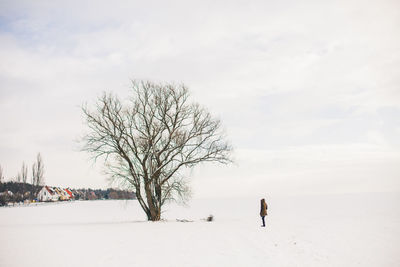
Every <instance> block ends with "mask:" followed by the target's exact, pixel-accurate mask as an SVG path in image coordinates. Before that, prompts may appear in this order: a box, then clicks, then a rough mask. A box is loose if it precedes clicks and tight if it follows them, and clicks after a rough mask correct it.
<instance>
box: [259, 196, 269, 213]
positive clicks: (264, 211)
mask: <svg viewBox="0 0 400 267" xmlns="http://www.w3.org/2000/svg"><path fill="white" fill-rule="evenodd" d="M267 209H268V205H267V203H266V202H265V199H261V210H260V216H261V217H263V216H266V215H267Z"/></svg>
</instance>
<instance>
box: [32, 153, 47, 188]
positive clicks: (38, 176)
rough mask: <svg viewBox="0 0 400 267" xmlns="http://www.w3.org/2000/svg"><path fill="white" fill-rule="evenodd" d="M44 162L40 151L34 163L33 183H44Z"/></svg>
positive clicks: (37, 184) (36, 184)
mask: <svg viewBox="0 0 400 267" xmlns="http://www.w3.org/2000/svg"><path fill="white" fill-rule="evenodd" d="M43 175H44V164H43V160H42V156H41V155H40V153H38V154H37V156H36V162H35V163H33V165H32V185H35V186H39V185H44V176H43Z"/></svg>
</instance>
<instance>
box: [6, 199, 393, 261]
mask: <svg viewBox="0 0 400 267" xmlns="http://www.w3.org/2000/svg"><path fill="white" fill-rule="evenodd" d="M266 199H267V202H268V204H269V216H268V217H267V227H266V228H262V227H260V225H261V220H260V218H259V215H258V212H259V199H258V198H252V199H251V198H247V199H198V200H192V201H191V202H190V207H188V208H185V207H179V206H175V205H173V206H170V207H169V208H168V209H167V210H166V212H165V213H164V218H165V220H164V221H161V222H156V223H153V222H147V221H145V217H144V214H143V212H142V211H141V209H140V208H139V206H138V204H137V202H136V201H86V202H83V201H82V202H81V201H75V202H69V203H58V204H43V205H37V206H29V207H13V208H0V242H1V249H0V266H5V267H12V266H29V267H35V266H43V267H47V266H49V267H50V266H52V267H53V266H60V267H61V266H85V267H88V266H374V267H375V266H380V267H382V266H399V265H400V209H399V204H400V195H399V194H353V195H335V196H307V197H268V196H267V198H266ZM209 214H213V215H214V218H215V220H214V221H213V222H206V221H204V220H202V218H206V217H207V216H208V215H209ZM176 219H185V220H193V222H178V221H177V220H176Z"/></svg>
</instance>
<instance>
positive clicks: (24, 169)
mask: <svg viewBox="0 0 400 267" xmlns="http://www.w3.org/2000/svg"><path fill="white" fill-rule="evenodd" d="M21 178H22V182H23V183H26V180H27V179H28V166H26V164H25V162H22V167H21Z"/></svg>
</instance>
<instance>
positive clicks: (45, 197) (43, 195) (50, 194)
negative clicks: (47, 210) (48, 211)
mask: <svg viewBox="0 0 400 267" xmlns="http://www.w3.org/2000/svg"><path fill="white" fill-rule="evenodd" d="M37 198H38V199H39V201H58V199H59V198H60V196H59V195H58V193H57V191H56V190H54V188H51V187H49V186H43V188H42V189H41V190H40V191H39V193H38V195H37Z"/></svg>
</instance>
